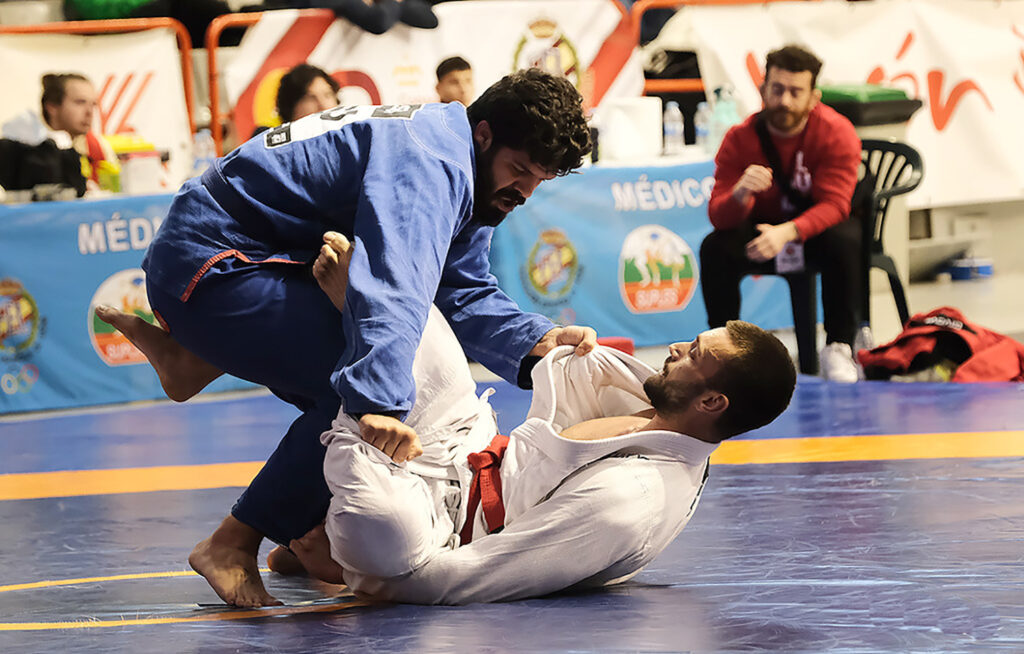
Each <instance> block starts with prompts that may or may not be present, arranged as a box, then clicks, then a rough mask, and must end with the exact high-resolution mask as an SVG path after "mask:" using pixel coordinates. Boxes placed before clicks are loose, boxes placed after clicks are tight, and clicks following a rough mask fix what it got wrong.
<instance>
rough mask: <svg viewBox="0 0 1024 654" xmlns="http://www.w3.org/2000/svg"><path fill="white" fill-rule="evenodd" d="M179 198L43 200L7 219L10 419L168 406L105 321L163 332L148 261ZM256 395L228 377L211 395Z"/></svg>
mask: <svg viewBox="0 0 1024 654" xmlns="http://www.w3.org/2000/svg"><path fill="white" fill-rule="evenodd" d="M170 203H171V196H169V195H166V196H164V195H161V196H145V197H133V198H116V199H110V200H97V201H76V202H46V203H43V202H38V203H33V204H27V205H22V206H16V207H5V208H4V209H3V215H2V218H3V220H2V221H0V413H9V412H13V411H39V410H45V409H57V408H66V407H76V406H87V405H94V404H111V403H115V402H129V401H133V400H148V399H158V398H163V397H165V396H164V392H163V390H162V389H161V388H160V382H159V380H158V379H157V376H156V374H155V373H154V372H153V369H152V368H151V367H150V366H149V364H148V363H146V360H145V358H144V357H143V356H142V353H141V352H139V351H138V350H137V349H136V348H135V346H133V345H132V344H131V343H129V342H128V341H127V339H125V338H124V336H122V335H121V334H120V333H119V332H117V331H115V330H114V329H113V328H112V327H110V325H107V324H106V323H104V322H102V321H101V320H99V319H98V318H97V317H96V313H95V309H96V307H97V306H98V305H100V304H107V305H110V306H113V307H116V308H118V309H121V310H123V311H127V312H129V313H134V314H135V315H137V316H140V317H142V318H143V319H145V320H147V321H149V322H151V323H153V324H156V320H155V318H154V317H153V312H152V310H151V309H150V307H149V301H148V300H147V298H146V284H145V282H146V279H145V275H144V273H143V272H142V269H141V268H140V267H139V266H140V264H141V263H142V256H143V253H144V252H145V250H146V247H147V246H148V245H149V242H150V241H151V240H152V238H153V234H154V233H155V232H156V230H157V228H158V227H159V226H160V221H161V220H162V218H163V216H164V215H165V214H166V213H167V208H168V207H169V206H170ZM242 388H256V386H255V385H253V384H250V383H248V382H244V381H241V380H239V379H235V378H232V377H228V376H223V377H221V378H220V379H218V380H217V381H216V382H214V383H213V384H211V385H210V386H209V387H208V390H213V391H218V390H221V391H222V390H232V389H242Z"/></svg>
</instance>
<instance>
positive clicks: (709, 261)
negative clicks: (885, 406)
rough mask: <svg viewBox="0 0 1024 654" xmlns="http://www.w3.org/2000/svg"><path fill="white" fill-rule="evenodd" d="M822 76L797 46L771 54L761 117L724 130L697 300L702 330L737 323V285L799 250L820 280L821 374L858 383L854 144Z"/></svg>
mask: <svg viewBox="0 0 1024 654" xmlns="http://www.w3.org/2000/svg"><path fill="white" fill-rule="evenodd" d="M820 70H821V61H820V60H819V59H818V58H817V57H815V56H814V55H813V54H812V53H810V52H808V51H807V50H805V49H803V48H800V47H797V46H792V45H790V46H786V47H784V48H781V49H779V50H775V51H773V52H770V53H768V57H767V61H766V64H765V80H764V84H763V85H762V86H761V97H762V100H763V102H764V109H763V110H762V111H761V112H760V113H757V114H754V115H752V116H750V117H749V118H747V119H746V120H745V121H744V122H743V123H741V124H739V125H737V126H735V127H733V128H732V129H731V130H729V132H728V133H727V134H726V136H725V139H724V140H723V141H722V145H721V148H720V149H719V151H718V155H717V156H716V157H715V185H714V188H713V190H712V192H711V199H710V201H709V203H708V216H709V217H710V219H711V224H712V225H713V226H714V231H713V232H712V233H711V234H709V235H708V236H707V237H706V238H705V239H704V242H703V243H702V244H701V249H700V262H701V276H700V281H701V290H702V291H703V294H704V304H705V306H706V308H707V312H708V324H709V325H710V326H711V327H719V326H721V325H724V324H725V323H726V322H727V321H728V320H732V319H735V318H738V317H739V314H740V280H741V279H742V278H743V277H744V276H745V275H748V274H756V273H762V274H771V273H775V272H786V269H785V268H778V267H777V266H778V265H779V264H780V263H781V262H782V260H777V261H775V262H773V261H772V260H773V259H775V258H776V257H777V255H779V254H780V252H783V249H784V248H787V246H789V247H790V248H792V246H791V245H790V244H802V246H803V256H804V258H805V259H806V261H807V262H810V263H812V264H813V265H814V266H815V267H816V268H817V269H818V270H820V271H821V284H822V302H823V304H824V311H825V334H826V337H827V344H826V346H825V348H824V350H823V351H822V353H821V366H822V372H823V374H824V375H825V377H826V379H830V380H833V381H841V382H855V381H857V378H858V369H857V365H856V363H855V362H854V360H853V351H852V347H851V346H852V344H853V340H854V337H855V335H856V332H857V328H858V322H859V320H858V316H857V311H858V309H859V307H860V306H861V301H860V299H859V298H860V296H861V293H862V292H863V290H862V288H861V284H862V282H861V272H860V271H861V259H860V257H861V254H860V251H861V249H860V248H861V232H860V230H861V226H860V224H859V222H858V221H851V220H849V219H848V218H849V215H850V201H851V198H852V197H853V191H854V188H855V186H856V185H857V169H858V166H859V165H860V138H859V137H858V136H857V133H856V132H855V130H854V128H853V125H852V124H851V123H850V121H849V120H847V119H846V118H844V117H843V116H841V115H840V114H839V113H837V112H836V111H835V110H834V109H832V108H831V107H828V106H825V105H823V104H821V103H820V102H819V100H820V99H821V92H820V91H819V90H817V89H816V88H815V83H816V81H817V78H818V73H819V71H820ZM796 249H797V250H799V248H796ZM797 260H799V256H797ZM796 267H799V264H797V266H796Z"/></svg>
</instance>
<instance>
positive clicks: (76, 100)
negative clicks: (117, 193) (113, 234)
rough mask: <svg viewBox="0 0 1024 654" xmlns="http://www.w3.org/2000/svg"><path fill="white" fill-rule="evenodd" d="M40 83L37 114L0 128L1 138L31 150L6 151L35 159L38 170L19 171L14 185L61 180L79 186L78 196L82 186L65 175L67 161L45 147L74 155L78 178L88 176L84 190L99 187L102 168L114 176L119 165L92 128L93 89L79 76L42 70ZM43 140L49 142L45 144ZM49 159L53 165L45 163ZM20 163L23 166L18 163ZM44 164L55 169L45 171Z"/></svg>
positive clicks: (28, 112) (26, 114)
mask: <svg viewBox="0 0 1024 654" xmlns="http://www.w3.org/2000/svg"><path fill="white" fill-rule="evenodd" d="M42 85H43V94H42V98H41V101H40V105H41V109H42V113H41V114H37V113H36V112H34V111H32V110H26V111H24V112H22V113H21V114H19V115H18V116H16V117H15V118H13V119H11V120H10V121H8V122H7V123H5V124H4V126H3V136H4V137H5V138H7V139H10V140H12V141H17V142H20V143H22V144H24V145H25V146H27V147H29V148H33V149H34V150H35V151H36V152H35V153H34V154H32V155H29V153H28V152H27V151H24V152H22V151H21V150H16V149H14V148H13V147H12V148H8V149H6V150H5V152H6V153H8V154H10V153H12V152H15V151H18V152H21V154H20V155H19V156H30V157H34V158H35V159H39V161H38V162H37V164H36V171H37V172H36V173H33V175H31V176H29V177H32V179H28V178H26V176H25V175H20V176H19V178H20V179H19V185H24V186H25V187H26V188H30V187H31V186H32V185H34V184H44V183H64V184H67V185H69V186H73V187H76V188H78V189H79V191H80V193H79V194H81V192H84V190H85V187H84V186H82V187H80V186H79V182H78V180H77V179H71V178H69V177H68V175H67V174H66V173H67V171H66V164H65V163H59V162H58V158H55V156H56V155H54V154H47V153H48V152H50V150H53V152H56V151H69V150H73V151H74V152H75V153H77V156H78V160H79V167H80V169H81V176H82V177H84V178H85V180H87V184H88V188H90V189H98V188H100V187H101V184H100V181H101V174H100V173H101V171H105V172H104V174H106V173H110V174H116V173H117V172H118V170H119V165H118V159H117V155H116V154H115V153H114V150H113V148H111V147H110V144H109V143H108V142H107V140H106V139H105V138H103V136H101V135H100V134H99V133H97V132H94V131H93V130H92V125H93V117H94V114H95V111H96V104H97V96H96V88H95V87H94V86H93V85H92V82H90V81H89V80H88V79H87V78H86V77H85V76H84V75H80V74H78V73H60V74H53V73H47V74H46V75H43V78H42ZM48 141H49V142H51V143H52V145H48V144H47V142H48ZM47 148H49V149H47ZM42 155H45V156H42ZM40 156H42V158H41V159H40ZM32 160H34V159H32ZM26 161H27V160H26ZM48 161H51V162H55V163H52V165H51V164H47V163H46V162H48ZM22 165H28V164H27V163H25V162H24V161H23V162H22ZM48 167H51V168H54V170H51V171H49V172H47V170H46V169H47V168H48ZM59 171H64V172H59ZM103 186H106V185H105V184H104V185H103ZM11 188H13V187H11Z"/></svg>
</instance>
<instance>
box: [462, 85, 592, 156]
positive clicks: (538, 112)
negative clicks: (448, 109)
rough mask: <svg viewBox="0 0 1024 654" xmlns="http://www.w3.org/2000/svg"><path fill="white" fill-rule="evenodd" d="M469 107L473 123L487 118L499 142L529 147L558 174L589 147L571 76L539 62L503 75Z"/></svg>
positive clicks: (524, 148)
mask: <svg viewBox="0 0 1024 654" xmlns="http://www.w3.org/2000/svg"><path fill="white" fill-rule="evenodd" d="M466 113H467V114H468V115H469V122H470V123H471V124H472V125H473V127H474V128H475V127H476V125H477V123H479V122H480V121H482V120H486V121H487V124H488V125H490V127H491V133H492V134H493V135H494V143H495V145H497V146H505V147H509V148H512V149H513V150H525V151H526V153H527V154H528V155H530V158H531V159H533V161H534V162H535V163H536V164H537V165H539V166H543V167H544V168H545V169H547V170H549V171H551V172H553V173H555V174H557V175H567V174H569V173H570V172H572V170H573V169H575V168H579V167H580V166H581V165H582V164H583V157H584V156H585V155H586V154H587V153H588V152H590V147H591V144H590V130H589V128H588V127H587V119H586V118H585V117H584V115H583V98H582V96H580V94H579V92H578V91H576V89H575V88H573V85H572V84H571V83H569V80H567V79H565V78H564V77H558V76H555V75H551V74H550V73H545V72H544V71H542V70H539V69H537V68H528V69H526V70H520V71H516V72H514V73H512V74H511V75H506V76H505V77H503V78H501V79H500V80H498V82H496V83H495V84H494V85H493V86H491V87H490V88H489V89H487V90H486V91H484V92H483V95H481V96H480V97H479V98H477V100H476V101H475V102H473V104H471V105H469V108H468V109H466Z"/></svg>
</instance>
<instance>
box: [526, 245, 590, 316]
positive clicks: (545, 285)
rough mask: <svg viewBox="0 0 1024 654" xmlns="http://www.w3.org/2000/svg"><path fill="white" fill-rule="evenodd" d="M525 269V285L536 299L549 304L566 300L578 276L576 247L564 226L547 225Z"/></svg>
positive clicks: (527, 260)
mask: <svg viewBox="0 0 1024 654" xmlns="http://www.w3.org/2000/svg"><path fill="white" fill-rule="evenodd" d="M523 272H524V273H525V277H526V279H525V280H524V284H523V285H524V286H525V287H526V291H527V293H529V294H530V297H532V298H533V299H534V300H535V301H537V302H543V303H549V304H550V303H554V302H558V301H560V300H563V299H565V298H566V297H568V295H569V293H570V292H572V289H573V286H574V285H575V283H576V278H577V277H578V276H579V272H580V262H579V257H578V256H577V254H576V248H575V247H573V245H572V243H571V242H570V241H569V239H568V237H567V236H566V235H565V232H563V231H562V230H560V229H546V230H544V231H543V232H541V233H540V236H539V237H538V238H537V242H536V243H534V244H533V248H532V249H531V250H530V254H529V256H528V257H527V259H526V266H525V267H524V269H523Z"/></svg>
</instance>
